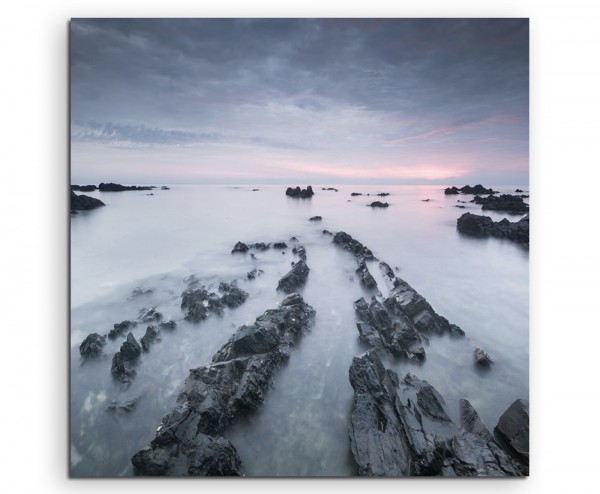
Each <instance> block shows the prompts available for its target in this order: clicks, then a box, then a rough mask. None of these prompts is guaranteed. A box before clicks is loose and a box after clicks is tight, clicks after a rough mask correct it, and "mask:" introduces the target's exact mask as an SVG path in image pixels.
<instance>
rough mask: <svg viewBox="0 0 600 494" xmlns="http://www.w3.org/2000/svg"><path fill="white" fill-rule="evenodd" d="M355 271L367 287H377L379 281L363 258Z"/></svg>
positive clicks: (371, 288)
mask: <svg viewBox="0 0 600 494" xmlns="http://www.w3.org/2000/svg"><path fill="white" fill-rule="evenodd" d="M355 272H356V274H357V275H358V278H359V280H360V282H361V283H362V284H363V285H364V286H365V287H366V288H368V289H370V290H373V289H375V288H377V282H376V281H375V278H373V275H372V274H371V273H370V272H369V268H367V264H366V263H365V261H364V259H361V260H360V261H359V262H358V268H356V271H355Z"/></svg>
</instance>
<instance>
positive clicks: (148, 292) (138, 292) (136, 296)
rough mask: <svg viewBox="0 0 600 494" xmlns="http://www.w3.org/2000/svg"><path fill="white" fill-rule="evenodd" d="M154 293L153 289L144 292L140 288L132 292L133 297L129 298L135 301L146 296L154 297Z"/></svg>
mask: <svg viewBox="0 0 600 494" xmlns="http://www.w3.org/2000/svg"><path fill="white" fill-rule="evenodd" d="M152 293H153V290H151V289H148V290H143V289H142V288H140V287H138V288H136V289H135V290H133V291H132V292H131V295H130V296H129V298H130V299H134V298H138V297H142V296H144V295H152Z"/></svg>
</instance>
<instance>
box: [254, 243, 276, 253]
mask: <svg viewBox="0 0 600 494" xmlns="http://www.w3.org/2000/svg"><path fill="white" fill-rule="evenodd" d="M270 247H271V246H270V245H269V244H265V243H264V242H257V243H255V244H251V245H250V248H251V249H256V250H260V251H262V252H264V251H265V250H268V249H269V248H270Z"/></svg>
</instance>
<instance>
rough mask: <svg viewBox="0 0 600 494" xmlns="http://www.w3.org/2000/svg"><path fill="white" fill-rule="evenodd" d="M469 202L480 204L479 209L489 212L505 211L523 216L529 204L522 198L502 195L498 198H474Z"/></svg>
mask: <svg viewBox="0 0 600 494" xmlns="http://www.w3.org/2000/svg"><path fill="white" fill-rule="evenodd" d="M471 202H474V203H475V204H481V209H483V210H490V211H505V212H507V213H514V214H523V213H527V212H528V211H529V204H527V203H526V202H524V201H523V198H522V197H519V196H511V195H510V194H502V195H500V196H488V197H480V196H475V197H474V198H473V200H472V201H471Z"/></svg>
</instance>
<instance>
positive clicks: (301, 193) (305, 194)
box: [285, 185, 315, 199]
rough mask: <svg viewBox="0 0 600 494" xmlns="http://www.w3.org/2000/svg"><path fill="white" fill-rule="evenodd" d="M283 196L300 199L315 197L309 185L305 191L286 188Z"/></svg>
mask: <svg viewBox="0 0 600 494" xmlns="http://www.w3.org/2000/svg"><path fill="white" fill-rule="evenodd" d="M285 195H286V196H290V197H299V198H302V199H310V198H311V197H312V196H314V195H315V193H314V192H313V189H312V186H310V185H309V186H308V187H307V188H306V189H301V188H300V187H296V188H292V187H288V188H287V190H286V191H285Z"/></svg>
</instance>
